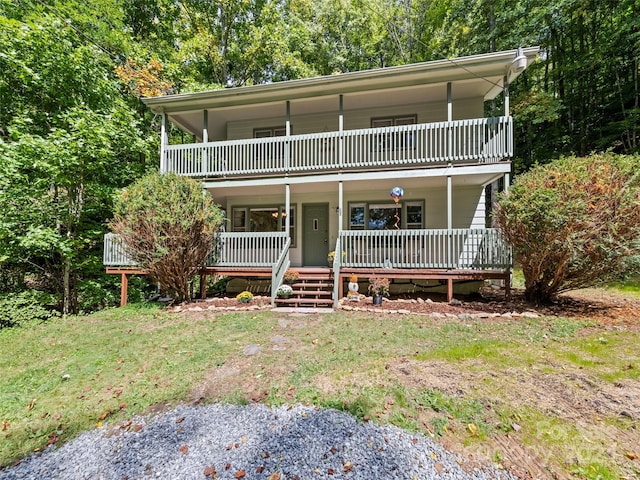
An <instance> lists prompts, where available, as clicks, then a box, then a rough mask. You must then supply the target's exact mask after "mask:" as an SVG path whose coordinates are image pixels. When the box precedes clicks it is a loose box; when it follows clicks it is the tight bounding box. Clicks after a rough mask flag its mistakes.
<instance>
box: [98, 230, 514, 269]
mask: <svg viewBox="0 0 640 480" xmlns="http://www.w3.org/2000/svg"><path fill="white" fill-rule="evenodd" d="M339 240H340V243H339V245H340V248H341V249H342V251H344V252H345V254H344V257H341V256H339V255H336V257H338V259H339V265H334V268H335V267H336V266H337V267H355V268H357V267H370V268H432V269H506V268H510V267H511V249H510V248H509V247H508V246H507V245H506V244H505V243H504V242H503V240H502V238H501V237H500V235H499V233H498V231H497V230H495V229H491V228H487V229H453V230H446V229H441V230H428V229H423V230H346V231H342V232H341V233H340V236H339ZM288 246H289V238H288V236H287V235H286V232H261V233H244V232H243V233H221V234H220V235H219V240H218V248H217V249H216V251H215V253H214V255H212V257H211V258H210V259H209V261H208V262H207V264H208V265H218V266H227V267H274V266H276V267H277V268H276V269H277V272H276V273H277V275H276V277H275V280H277V281H280V280H281V275H280V274H281V273H283V272H284V270H286V268H288V266H289V257H288V251H289V248H288ZM283 252H286V256H283V255H284V254H283ZM104 264H105V265H106V266H131V267H132V266H136V263H135V262H134V261H133V260H131V259H130V258H129V256H128V255H127V253H126V250H125V249H124V248H123V246H122V245H121V242H120V239H119V236H118V235H115V234H113V233H108V234H106V235H105V236H104Z"/></svg>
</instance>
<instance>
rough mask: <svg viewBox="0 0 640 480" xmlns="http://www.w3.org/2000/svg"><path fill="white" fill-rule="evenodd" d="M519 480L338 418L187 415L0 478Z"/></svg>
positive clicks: (149, 421) (65, 451) (415, 437)
mask: <svg viewBox="0 0 640 480" xmlns="http://www.w3.org/2000/svg"><path fill="white" fill-rule="evenodd" d="M138 478H140V479H147V478H149V479H150V478H162V479H176V480H178V479H205V478H217V479H220V480H222V479H234V480H235V479H241V478H243V479H247V480H248V479H263V480H290V479H299V480H307V479H314V480H315V479H366V480H375V479H384V480H387V479H402V480H414V479H419V480H427V479H438V480H442V479H459V480H463V479H487V480H489V479H509V480H513V479H514V477H513V476H511V475H509V474H508V473H506V472H504V471H501V470H496V469H494V468H492V467H490V466H487V467H486V468H485V469H482V470H479V469H472V468H471V467H470V465H468V464H465V462H464V461H463V459H462V458H460V457H457V456H455V455H454V454H452V453H450V452H447V451H446V450H444V449H443V448H442V447H441V446H440V445H438V444H437V443H434V442H433V441H432V440H431V439H429V438H428V437H424V436H422V435H419V434H413V433H408V432H405V431H403V430H401V429H399V428H396V427H392V426H384V427H381V426H377V425H374V424H373V423H370V422H366V423H361V422H358V421H356V420H355V419H354V418H353V417H352V416H350V415H348V414H346V413H342V412H338V411H336V410H322V409H317V408H314V407H305V406H299V405H298V406H293V407H287V406H285V407H280V408H269V407H266V406H264V405H261V404H253V405H248V406H235V405H219V404H213V405H207V406H196V407H193V406H180V407H178V408H176V409H174V410H172V411H170V412H167V413H164V414H160V415H157V416H155V417H151V418H142V417H138V418H134V419H133V421H132V422H131V424H127V425H124V426H122V427H120V428H117V429H116V428H115V427H113V428H108V427H103V428H100V429H96V430H94V431H91V432H87V433H84V434H82V435H81V436H79V437H78V438H77V439H75V440H74V441H72V442H68V443H66V444H65V445H63V446H62V447H61V448H54V447H50V448H49V449H48V450H47V451H45V452H44V453H41V454H34V455H32V456H31V457H29V458H27V459H25V460H24V461H22V462H21V463H20V464H19V465H17V466H15V467H10V468H7V469H4V470H0V479H2V480H9V479H48V480H52V479H70V480H71V479H74V480H75V479H104V480H107V479H113V480H124V479H127V480H133V479H138Z"/></svg>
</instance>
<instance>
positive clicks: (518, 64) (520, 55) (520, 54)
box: [509, 47, 527, 73]
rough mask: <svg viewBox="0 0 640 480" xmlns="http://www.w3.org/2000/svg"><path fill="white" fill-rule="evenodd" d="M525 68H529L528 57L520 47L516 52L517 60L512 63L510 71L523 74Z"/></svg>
mask: <svg viewBox="0 0 640 480" xmlns="http://www.w3.org/2000/svg"><path fill="white" fill-rule="evenodd" d="M525 68H527V57H526V56H525V54H524V50H522V47H518V49H517V50H516V58H514V59H513V61H512V62H511V67H510V68H509V70H510V72H512V73H521V72H522V71H523V70H524V69H525Z"/></svg>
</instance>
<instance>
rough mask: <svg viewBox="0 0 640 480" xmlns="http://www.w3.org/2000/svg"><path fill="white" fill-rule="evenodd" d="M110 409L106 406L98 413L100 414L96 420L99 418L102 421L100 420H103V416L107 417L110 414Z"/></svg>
mask: <svg viewBox="0 0 640 480" xmlns="http://www.w3.org/2000/svg"><path fill="white" fill-rule="evenodd" d="M111 411H112V410H111V409H110V408H107V409H106V410H105V411H104V412H102V415H100V416H99V417H98V420H101V421H102V420H104V419H105V418H107V417H108V416H109V415H111Z"/></svg>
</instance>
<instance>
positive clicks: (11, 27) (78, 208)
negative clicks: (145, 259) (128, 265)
mask: <svg viewBox="0 0 640 480" xmlns="http://www.w3.org/2000/svg"><path fill="white" fill-rule="evenodd" d="M24 13H25V12H23V14H24ZM17 16H18V15H17ZM0 43H2V45H3V46H4V48H3V52H2V54H1V55H0V72H2V73H1V74H0V157H2V162H0V211H2V212H3V216H2V218H1V219H0V264H3V265H4V266H5V268H11V269H13V270H14V271H15V272H19V273H20V274H21V275H23V276H25V277H26V276H31V277H34V276H35V277H37V279H36V282H37V283H38V285H42V286H44V287H45V288H46V290H47V291H50V292H53V293H55V294H56V295H58V296H59V297H60V298H61V305H62V310H63V311H64V312H65V313H69V312H76V311H78V309H79V304H78V288H79V284H80V283H81V282H83V281H87V280H91V279H92V277H93V275H94V273H95V271H94V269H93V262H92V259H99V258H100V257H99V255H100V244H101V237H102V234H103V233H104V230H105V228H104V219H105V218H107V217H109V216H110V207H111V194H112V192H113V190H114V189H115V188H118V187H121V186H123V185H125V184H126V183H127V182H129V181H130V179H131V177H135V176H137V175H139V174H140V172H141V171H142V169H143V168H144V163H143V160H144V153H145V152H146V151H147V148H148V145H147V143H146V142H145V141H144V134H143V133H142V132H141V131H140V129H139V128H138V120H137V119H136V118H135V116H134V112H133V111H132V110H131V109H130V108H129V106H128V105H127V102H126V101H125V99H124V97H123V96H122V95H121V94H120V88H119V84H118V83H117V81H116V80H115V77H114V76H113V75H112V73H111V68H112V67H111V64H110V59H109V57H108V56H106V55H105V54H104V53H103V52H101V51H100V50H99V49H98V48H97V47H96V46H95V45H91V44H85V43H84V42H83V41H82V39H81V38H78V34H77V31H76V30H74V29H73V28H71V27H70V26H69V25H68V24H66V23H64V22H62V21H61V20H60V19H59V18H58V17H56V16H50V15H49V14H48V13H45V12H40V14H39V15H34V17H33V19H32V18H31V17H29V16H27V15H26V14H25V15H24V16H22V17H20V20H15V19H9V18H8V17H4V16H1V15H0ZM22 283H24V278H23V279H22ZM0 290H4V288H3V287H0Z"/></svg>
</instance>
